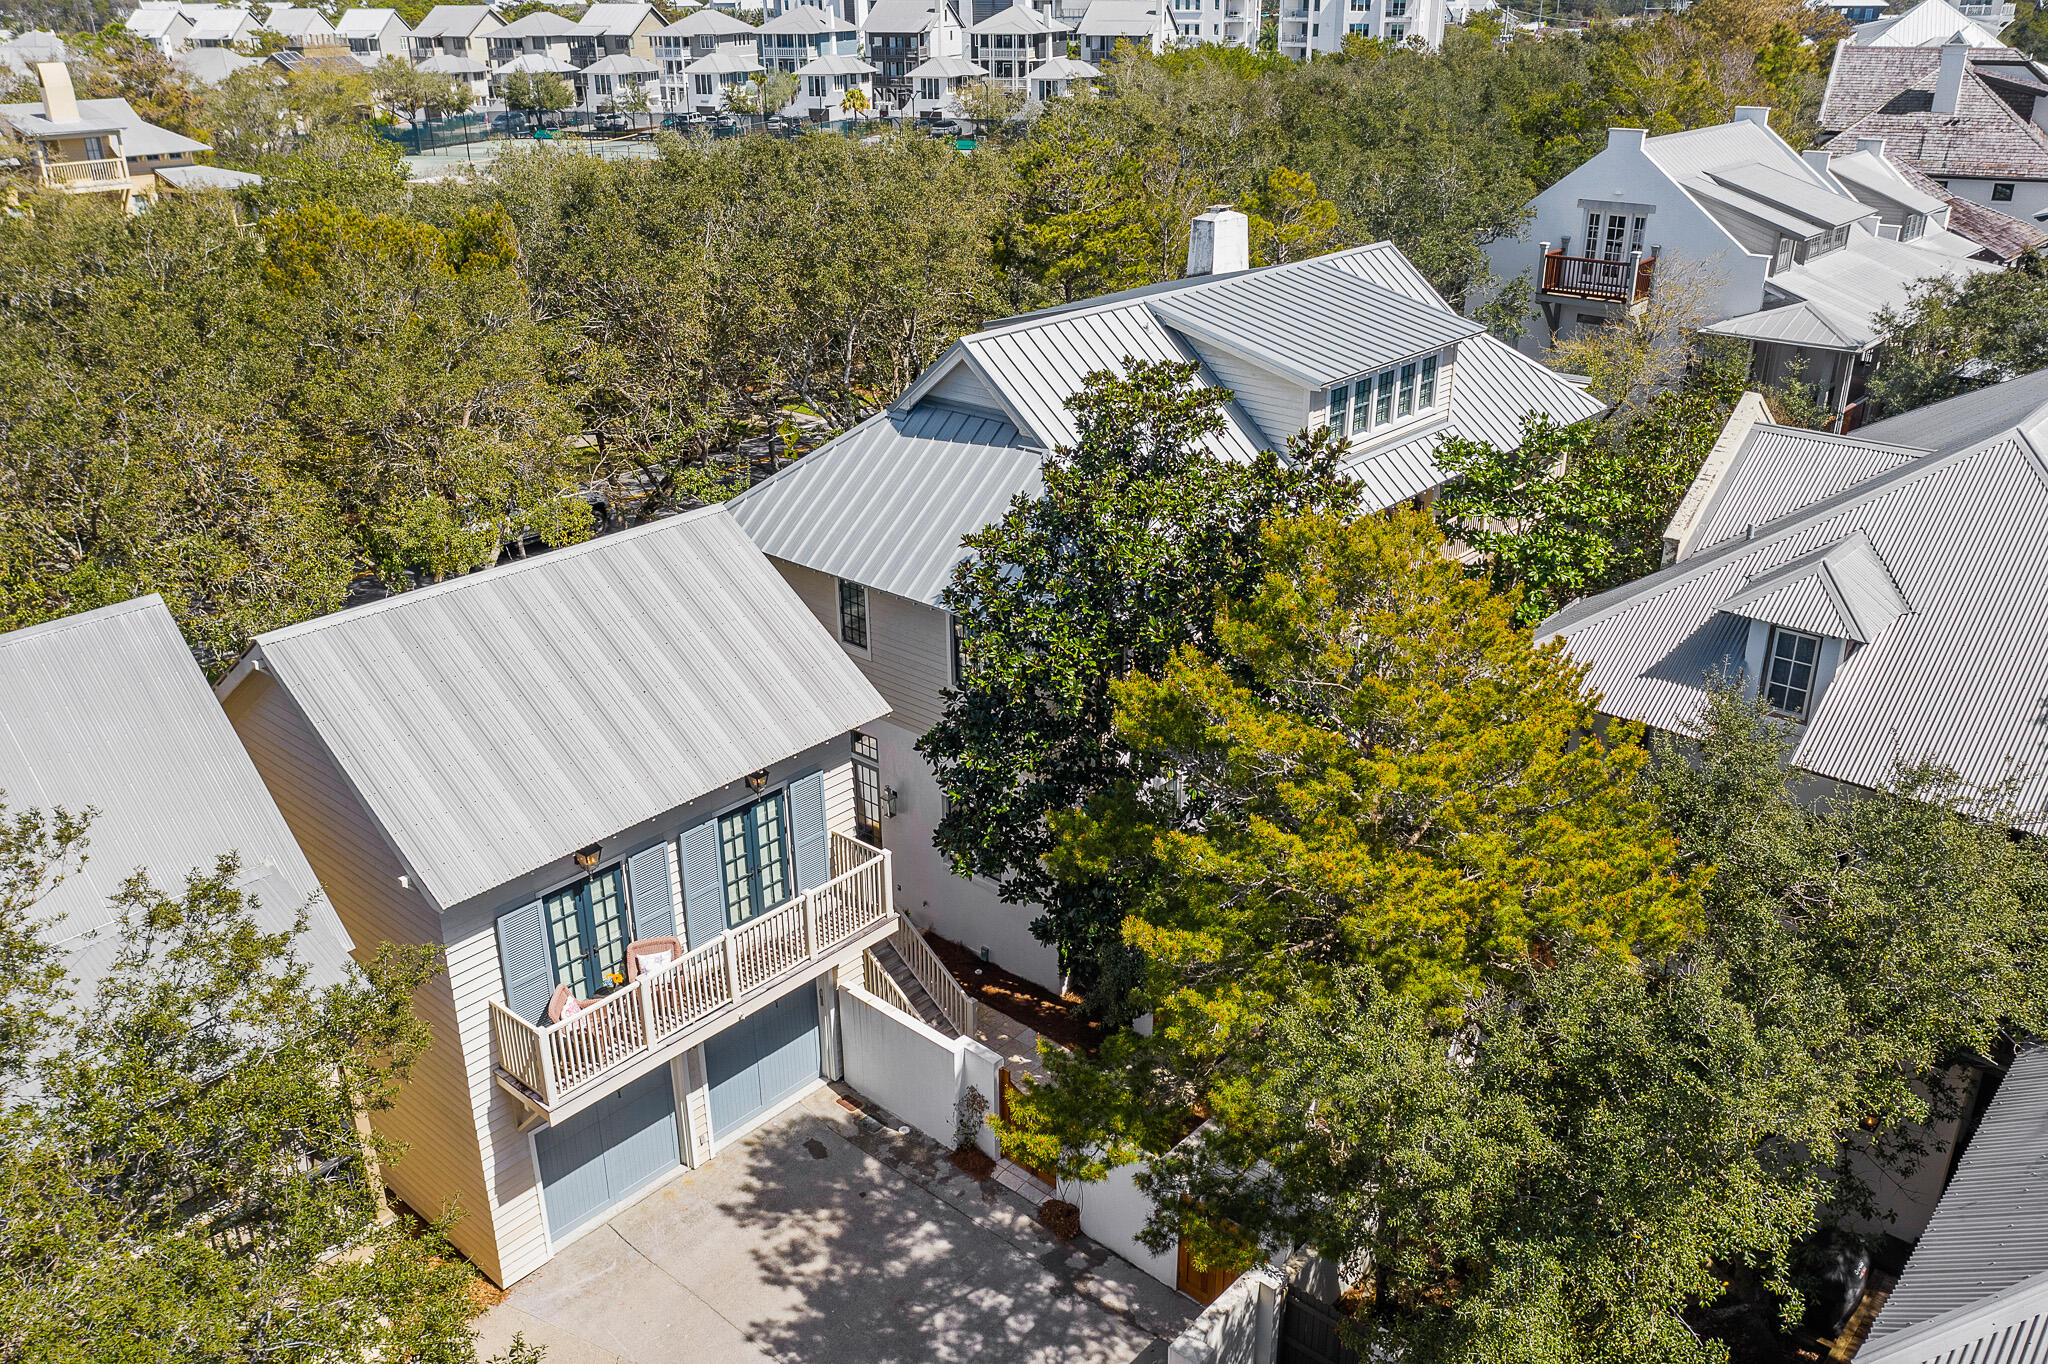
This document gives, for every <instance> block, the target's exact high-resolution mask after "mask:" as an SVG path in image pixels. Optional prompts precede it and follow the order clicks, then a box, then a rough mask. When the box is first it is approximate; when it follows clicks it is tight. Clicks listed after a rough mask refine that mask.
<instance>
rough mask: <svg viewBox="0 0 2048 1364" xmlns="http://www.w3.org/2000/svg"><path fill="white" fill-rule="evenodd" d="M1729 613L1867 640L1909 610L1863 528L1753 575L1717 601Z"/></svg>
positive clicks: (1839, 637)
mask: <svg viewBox="0 0 2048 1364" xmlns="http://www.w3.org/2000/svg"><path fill="white" fill-rule="evenodd" d="M1720 609H1721V610H1723V611H1725V612H1727V613H1728V614H1729V615H1731V616H1741V617H1743V618H1744V619H1747V620H1760V621H1763V622H1765V623H1767V624H1770V625H1782V626H1784V627H1786V628H1787V629H1789V630H1804V631H1806V632H1807V633H1808V634H1814V635H1824V636H1826V637H1827V638H1829V639H1853V640H1855V641H1856V642H1857V643H1858V644H1868V643H1870V642H1871V641H1872V640H1874V639H1876V638H1877V637H1878V636H1879V635H1881V634H1883V633H1884V632H1885V629H1886V628H1887V627H1888V626H1890V625H1891V623H1892V622H1893V621H1895V620H1897V619H1898V618H1899V617H1900V616H1903V615H1905V614H1906V612H1908V611H1910V610H1912V609H1913V608H1912V606H1911V605H1910V604H1908V602H1907V601H1906V599H1905V598H1904V597H1902V596H1900V595H1899V587H1898V584H1897V583H1895V582H1893V581H1892V576H1891V570H1890V569H1888V568H1886V567H1885V563H1884V560H1883V559H1882V558H1881V557H1880V556H1879V555H1878V553H1877V550H1876V548H1875V547H1874V546H1873V545H1872V544H1871V543H1870V536H1869V535H1867V534H1865V533H1864V532H1862V531H1857V532H1856V533H1855V534H1853V535H1849V536H1845V537H1843V538H1842V539H1840V540H1837V541H1835V542H1834V543H1833V544H1831V545H1827V546H1825V547H1824V548H1821V549H1817V550H1814V551H1813V552H1812V553H1810V554H1802V555H1800V556H1799V557H1798V558H1797V559H1794V560H1792V561H1791V562H1790V563H1787V564H1780V565H1779V566H1778V567H1776V568H1774V569H1771V570H1770V571H1769V572H1767V573H1759V574H1758V575H1757V576H1756V577H1754V578H1751V579H1750V580H1749V582H1748V584H1747V585H1745V586H1744V587H1743V589H1742V590H1741V591H1740V592H1737V593H1736V594H1735V595H1734V596H1732V597H1730V598H1729V599H1728V600H1727V601H1724V602H1722V603H1721V606H1720Z"/></svg>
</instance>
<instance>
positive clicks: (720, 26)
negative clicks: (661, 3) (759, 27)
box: [655, 5, 755, 38]
mask: <svg viewBox="0 0 2048 1364" xmlns="http://www.w3.org/2000/svg"><path fill="white" fill-rule="evenodd" d="M655 32H657V33H665V34H669V35H671V36H674V37H681V38H724V37H731V36H733V35H735V34H742V33H743V34H746V35H747V36H748V37H752V36H753V35H754V32H755V29H754V26H753V25H752V24H750V23H747V22H746V21H745V20H743V19H736V18H734V17H733V16H732V15H730V14H727V13H725V12H724V11H722V10H715V9H712V8H711V7H710V6H708V5H707V6H705V7H704V8H703V9H696V10H691V11H690V12H689V13H688V14H686V15H684V16H683V17H682V18H680V19H678V20H676V21H675V22H674V23H673V24H670V25H669V26H668V27H667V28H663V29H656V30H655Z"/></svg>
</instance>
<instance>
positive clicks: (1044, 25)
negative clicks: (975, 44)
mask: <svg viewBox="0 0 2048 1364" xmlns="http://www.w3.org/2000/svg"><path fill="white" fill-rule="evenodd" d="M967 31H968V32H969V33H1024V34H1035V33H1065V32H1066V31H1067V26H1066V25H1065V24H1063V23H1061V22H1060V21H1059V20H1057V19H1055V18H1053V17H1052V16H1051V15H1049V14H1040V13H1039V12H1038V11H1037V10H1035V9H1033V8H1031V6H1029V5H1010V6H1008V7H1007V8H1004V9H999V10H997V11H996V12H995V13H994V14H991V15H989V17H988V18H986V19H983V20H982V21H981V22H980V23H978V24H975V25H974V26H973V27H972V28H970V29H968V30H967Z"/></svg>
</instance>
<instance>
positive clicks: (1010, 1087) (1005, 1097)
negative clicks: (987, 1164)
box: [996, 1066, 1059, 1189]
mask: <svg viewBox="0 0 2048 1364" xmlns="http://www.w3.org/2000/svg"><path fill="white" fill-rule="evenodd" d="M1016 1088H1017V1082H1016V1081H1015V1080H1012V1079H1011V1078H1010V1068H1009V1067H1008V1066H1003V1067H1001V1068H1000V1069H998V1070H997V1071H996V1116H997V1117H999V1118H1001V1119H1002V1120H1003V1121H1004V1122H1008V1121H1009V1120H1010V1094H1011V1093H1012V1091H1014V1090H1015V1089H1016ZM1003 1156H1004V1158H1005V1159H1006V1160H1009V1161H1011V1162H1012V1163H1014V1164H1015V1165H1016V1166H1017V1167H1018V1168H1019V1169H1021V1170H1028V1171H1030V1173H1031V1174H1032V1175H1033V1176H1034V1177H1035V1178H1036V1179H1037V1180H1038V1181H1039V1182H1040V1183H1041V1184H1048V1185H1051V1186H1052V1187H1053V1188H1055V1189H1057V1188H1058V1187H1059V1181H1058V1180H1056V1179H1054V1178H1053V1177H1052V1176H1051V1175H1049V1174H1047V1173H1046V1172H1045V1171H1043V1170H1039V1169H1035V1168H1033V1167H1032V1166H1029V1165H1026V1164H1025V1163H1024V1162H1023V1161H1021V1160H1018V1159H1017V1158H1016V1157H1015V1156H1013V1155H1011V1154H1010V1153H1009V1152H1008V1151H1005V1152H1003Z"/></svg>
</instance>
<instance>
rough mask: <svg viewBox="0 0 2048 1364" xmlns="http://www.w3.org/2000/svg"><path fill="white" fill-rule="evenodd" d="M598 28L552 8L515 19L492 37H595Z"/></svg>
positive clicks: (496, 31)
mask: <svg viewBox="0 0 2048 1364" xmlns="http://www.w3.org/2000/svg"><path fill="white" fill-rule="evenodd" d="M598 32H599V31H598V30H597V29H594V28H591V27H590V26H589V25H587V24H579V23H577V22H576V21H575V20H574V19H565V18H563V17H562V16H561V15H559V14H556V13H554V12H553V11H552V10H544V9H542V10H535V11H534V12H533V13H531V14H529V15H527V16H526V17H524V18H522V19H514V20H513V21H512V22H511V23H509V24H507V25H505V27H503V28H500V29H493V30H492V31H491V37H492V38H493V39H498V38H595V37H597V36H598Z"/></svg>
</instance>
